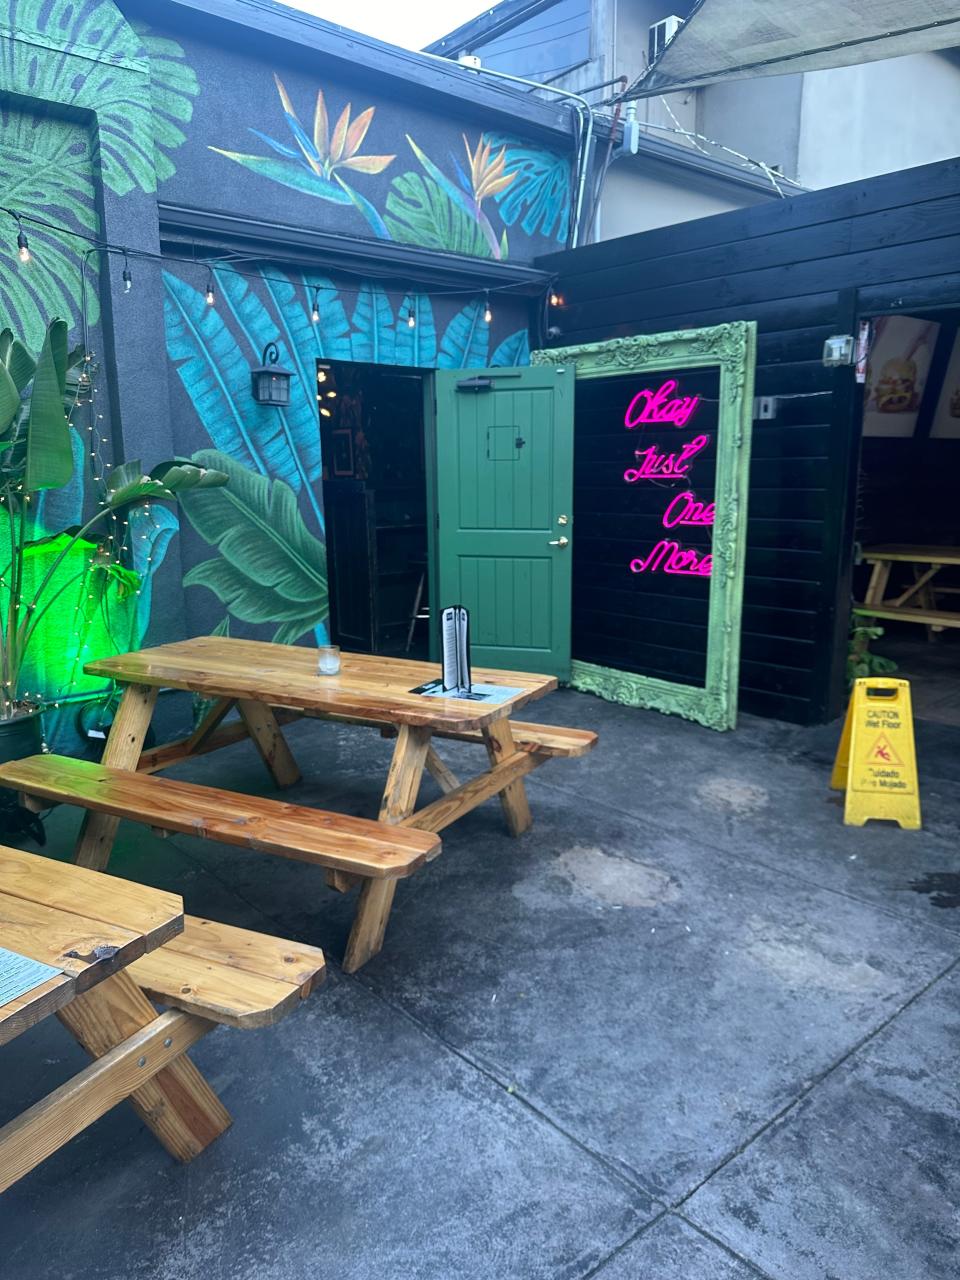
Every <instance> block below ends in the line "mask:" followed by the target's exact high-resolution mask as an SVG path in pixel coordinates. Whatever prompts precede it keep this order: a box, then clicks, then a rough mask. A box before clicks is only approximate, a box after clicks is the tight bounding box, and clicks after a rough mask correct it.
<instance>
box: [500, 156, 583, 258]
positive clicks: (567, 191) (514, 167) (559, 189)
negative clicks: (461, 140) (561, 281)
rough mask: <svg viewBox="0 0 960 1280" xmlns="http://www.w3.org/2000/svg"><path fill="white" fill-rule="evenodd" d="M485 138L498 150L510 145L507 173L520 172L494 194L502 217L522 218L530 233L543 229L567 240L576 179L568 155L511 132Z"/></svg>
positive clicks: (507, 219)
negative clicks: (534, 145)
mask: <svg viewBox="0 0 960 1280" xmlns="http://www.w3.org/2000/svg"><path fill="white" fill-rule="evenodd" d="M485 138H486V141H487V142H489V143H490V146H491V147H492V149H493V150H494V151H499V150H500V149H501V148H502V147H506V149H507V154H506V163H505V165H504V173H505V174H507V173H515V174H516V175H517V176H516V177H515V178H514V180H513V182H511V183H510V185H509V187H505V188H504V190H503V191H500V192H498V193H497V194H496V195H495V196H494V199H495V200H496V202H497V205H498V206H499V209H500V217H501V218H502V219H503V220H504V222H505V223H506V224H507V226H508V227H512V226H513V224H514V223H515V222H516V221H517V220H518V219H519V220H520V225H521V227H523V229H524V231H525V232H526V233H527V235H528V236H532V235H535V234H536V233H537V232H540V234H541V235H545V236H549V235H553V236H555V238H556V239H557V240H559V241H560V242H561V243H563V242H565V241H566V239H567V233H568V230H569V226H570V202H571V195H572V190H571V188H572V181H573V175H572V171H571V167H570V161H569V160H568V159H567V157H566V156H562V155H558V154H557V153H556V152H553V151H546V150H544V149H543V148H542V147H531V146H527V145H526V144H525V143H522V142H520V141H519V140H518V139H517V138H513V137H511V136H510V135H509V134H502V133H488V134H486V135H485Z"/></svg>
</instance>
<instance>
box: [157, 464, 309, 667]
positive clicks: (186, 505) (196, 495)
mask: <svg viewBox="0 0 960 1280" xmlns="http://www.w3.org/2000/svg"><path fill="white" fill-rule="evenodd" d="M193 461H194V462H195V463H196V464H197V465H198V466H202V467H209V468H212V469H214V470H218V471H225V472H226V473H227V475H228V476H229V477H230V482H229V484H227V485H226V486H225V487H224V488H221V489H209V490H192V491H190V492H188V493H185V494H183V496H182V497H181V500H180V503H181V506H182V507H183V510H184V513H185V514H186V517H187V519H188V520H189V521H190V523H191V525H193V527H194V529H195V530H196V531H197V533H198V534H199V535H200V537H201V538H203V540H204V541H205V542H206V543H207V544H208V545H209V546H211V547H215V548H217V550H218V551H219V553H220V554H219V556H218V557H216V558H215V559H213V560H206V561H204V562H203V563H202V564H199V565H196V566H195V567H194V568H193V569H191V570H190V571H189V573H187V575H186V576H185V578H184V585H185V586H203V587H206V588H207V589H208V590H210V591H212V592H213V593H214V594H215V595H216V596H217V599H218V600H220V602H221V603H222V604H224V605H226V607H227V608H228V609H229V611H230V613H231V614H232V615H233V617H235V618H238V619H240V620H241V621H243V622H254V623H268V622H272V623H276V624H279V625H278V627H277V630H276V631H275V633H274V639H275V640H276V641H277V642H278V643H282V644H291V643H293V641H294V640H297V639H299V638H300V637H301V636H302V635H305V634H306V633H307V632H309V631H313V630H314V629H315V628H316V627H318V626H320V625H323V623H324V622H325V620H326V617H327V600H328V597H327V558H326V548H325V547H324V545H323V543H322V542H320V541H319V539H317V538H315V537H314V536H313V535H312V534H311V533H310V531H309V530H308V529H307V526H306V525H305V524H304V521H303V517H302V516H301V514H300V512H299V510H298V508H297V500H296V496H295V495H294V492H293V490H292V489H291V488H290V486H289V485H288V484H286V483H284V481H282V480H269V479H268V478H267V477H266V476H263V475H258V474H257V473H256V472H253V471H250V470H249V469H247V468H246V467H244V466H242V465H241V464H240V463H238V462H236V461H235V460H234V459H233V458H231V457H229V456H228V455H227V454H224V453H219V452H218V451H217V450H215V449H201V450H200V451H199V452H198V453H195V454H194V455H193Z"/></svg>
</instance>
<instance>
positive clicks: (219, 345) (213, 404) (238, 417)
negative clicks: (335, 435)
mask: <svg viewBox="0 0 960 1280" xmlns="http://www.w3.org/2000/svg"><path fill="white" fill-rule="evenodd" d="M163 283H164V288H165V291H166V296H165V297H164V300H163V316H164V325H165V329H166V340H167V354H168V355H169V357H170V359H171V360H172V361H173V362H174V364H175V365H176V368H177V374H178V376H179V378H180V381H181V382H182V383H183V386H184V389H185V390H186V392H187V395H188V396H189V397H190V399H191V400H192V402H193V407H194V409H195V410H196V413H197V416H198V417H199V419H200V421H201V423H202V424H203V427H204V429H205V431H206V432H207V435H208V436H209V437H210V439H211V441H212V442H213V444H214V445H215V446H216V447H217V448H218V449H219V450H221V452H223V453H227V454H229V455H230V457H231V458H235V459H236V460H237V462H241V463H243V465H244V466H247V467H251V468H252V469H253V470H255V471H259V472H261V474H264V475H265V474H266V471H267V468H266V463H265V462H264V461H263V458H262V457H261V449H260V447H259V445H258V442H257V440H256V438H255V435H254V434H253V433H252V431H251V429H250V426H249V425H248V421H247V418H248V412H249V410H250V408H252V402H251V398H250V361H249V360H248V359H247V357H246V356H245V355H244V353H243V352H242V351H241V350H240V347H239V346H238V345H237V342H236V340H235V339H234V337H233V334H232V333H231V332H230V330H229V329H228V328H227V326H226V325H225V324H224V322H223V317H222V316H221V315H220V313H219V311H218V310H217V309H216V307H208V306H207V304H206V302H205V301H204V298H203V294H201V293H198V292H197V291H196V290H195V289H192V288H191V287H190V285H188V284H186V283H185V282H184V281H183V280H180V279H178V278H177V277H176V276H174V275H172V274H170V273H169V272H166V271H165V272H164V273H163ZM241 406H242V407H241Z"/></svg>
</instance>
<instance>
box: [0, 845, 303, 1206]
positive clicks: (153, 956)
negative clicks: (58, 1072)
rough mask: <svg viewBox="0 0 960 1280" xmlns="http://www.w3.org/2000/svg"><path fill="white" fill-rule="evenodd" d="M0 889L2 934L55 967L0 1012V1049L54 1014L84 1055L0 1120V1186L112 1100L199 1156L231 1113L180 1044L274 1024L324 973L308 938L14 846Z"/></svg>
mask: <svg viewBox="0 0 960 1280" xmlns="http://www.w3.org/2000/svg"><path fill="white" fill-rule="evenodd" d="M0 898H2V900H3V905H2V909H0V911H2V916H3V920H4V926H3V941H4V943H6V944H8V945H10V944H12V945H15V946H16V947H17V948H18V950H19V952H20V954H21V955H23V956H26V957H28V958H31V959H33V960H38V961H42V962H43V963H45V964H50V965H51V966H53V968H54V969H55V970H56V971H57V974H56V976H55V977H53V978H52V979H49V980H47V981H44V982H42V983H41V984H40V985H39V986H38V987H35V988H33V989H32V990H29V991H27V992H26V993H25V994H24V995H21V996H18V997H16V998H15V999H13V1000H11V1001H8V1002H7V1004H5V1005H3V1006H2V1007H0V1044H5V1043H6V1042H7V1041H8V1040H10V1039H12V1038H13V1037H14V1036H16V1035H17V1034H19V1033H21V1032H22V1031H24V1030H26V1029H27V1028H28V1027H30V1026H33V1025H34V1024H35V1023H37V1022H39V1021H40V1020H41V1019H42V1018H44V1017H47V1016H49V1015H50V1014H56V1016H57V1018H58V1019H59V1020H60V1021H61V1022H62V1023H63V1025H64V1026H65V1027H66V1028H67V1029H68V1030H69V1031H70V1033H71V1034H72V1035H73V1036H74V1037H75V1039H76V1040H77V1041H78V1042H79V1043H80V1044H81V1045H82V1046H83V1047H84V1049H86V1050H87V1052H88V1053H89V1054H90V1055H91V1056H92V1057H93V1058H94V1059H95V1060H94V1061H93V1062H92V1063H91V1064H90V1065H89V1066H88V1067H86V1068H84V1069H83V1070H82V1071H80V1072H79V1073H78V1074H77V1075H75V1076H73V1077H72V1079H70V1080H68V1081H67V1082H66V1083H65V1084H62V1085H60V1087H59V1088H57V1089H54V1091H53V1092H52V1093H50V1094H48V1095H47V1096H46V1097H45V1098H42V1099H41V1100H40V1101H39V1102H36V1103H35V1104H34V1105H33V1106H31V1107H29V1108H28V1109H27V1110H26V1111H24V1112H22V1113H21V1114H20V1115H18V1116H16V1117H15V1118H14V1119H12V1120H10V1121H9V1122H8V1123H7V1124H6V1125H4V1126H3V1127H0V1191H4V1190H6V1188H7V1187H9V1186H11V1185H12V1184H13V1183H14V1182H16V1181H18V1180H19V1179H20V1178H22V1177H23V1176H24V1175H25V1174H26V1173H28V1172H29V1171H30V1170H31V1169H34V1168H35V1167H36V1166H37V1165H38V1164H40V1163H41V1161H43V1160H45V1159H46V1158H47V1157H48V1156H50V1155H52V1154H53V1152H55V1151H57V1150H58V1149H59V1148H60V1147H62V1146H63V1145H64V1144H65V1143H66V1142H68V1141H69V1140H70V1139H71V1138H73V1137H75V1136H76V1135H77V1134H79V1133H81V1132H82V1131H83V1130H84V1129H86V1128H87V1127H88V1126H89V1125H91V1124H93V1122H94V1121H95V1120H98V1119H99V1118H100V1117H101V1116H102V1115H105V1114H106V1112H108V1111H109V1110H111V1109H112V1108H113V1107H114V1106H116V1105H117V1104H119V1103H120V1102H123V1101H124V1100H129V1101H130V1102H131V1104H132V1105H133V1107H134V1109H135V1110H136V1111H137V1114H138V1115H139V1116H140V1118H141V1120H142V1121H143V1122H144V1124H146V1126H147V1127H148V1128H149V1129H150V1130H151V1131H152V1132H153V1134H154V1135H155V1136H156V1137H157V1138H158V1139H159V1141H160V1142H161V1143H162V1144H163V1146H164V1147H165V1148H166V1150H167V1151H169V1152H170V1154H171V1155H173V1156H175V1157H176V1158H177V1159H179V1160H183V1161H186V1160H190V1159H192V1158H193V1157H194V1156H195V1155H198V1154H199V1153H200V1152H201V1151H203V1150H204V1148H205V1147H207V1146H208V1145H209V1144H210V1143H211V1142H212V1141H213V1140H214V1139H215V1138H217V1137H219V1135H220V1134H221V1133H223V1132H224V1130H225V1129H227V1128H228V1127H229V1125H230V1123H231V1117H230V1114H229V1112H228V1111H227V1110H226V1108H225V1107H224V1105H223V1103H222V1102H221V1101H220V1099H219V1098H218V1097H217V1095H216V1094H215V1093H214V1091H213V1089H212V1088H211V1087H210V1085H209V1084H208V1083H207V1081H206V1080H205V1079H204V1078H203V1076H202V1075H201V1074H200V1072H199V1071H198V1070H197V1068H196V1067H195V1065H194V1064H193V1062H192V1061H191V1060H190V1059H189V1057H187V1051H188V1050H189V1049H190V1048H191V1047H192V1046H193V1045H194V1044H196V1043H197V1041H198V1040H200V1039H202V1037H203V1036H205V1035H207V1034H208V1033H209V1032H210V1031H212V1030H214V1029H215V1027H216V1026H217V1025H218V1024H224V1025H227V1026H231V1027H262V1026H267V1025H269V1024H272V1023H275V1022H277V1021H279V1019H280V1018H282V1017H283V1016H284V1015H285V1014H287V1013H289V1012H291V1011H292V1010H293V1009H294V1008H296V1007H297V1005H299V1003H300V1001H301V999H302V998H303V997H304V996H306V995H307V994H309V992H310V991H311V990H312V989H313V988H314V987H315V986H316V985H317V983H318V982H319V981H321V980H322V978H323V975H324V958H323V952H322V951H320V950H318V949H317V948H315V947H305V946H301V945H299V944H297V943H292V942H287V941H285V940H284V939H281V938H273V937H268V936H266V935H264V934H260V933H255V932H252V931H250V930H249V929H237V928H233V927H232V926H228V925H221V924H215V923H213V922H211V921H209V920H199V919H195V918H193V917H190V916H184V914H183V902H182V900H181V899H180V898H179V896H177V895H174V894H169V893H165V892H162V891H160V890H156V889H148V888H145V887H143V886H141V885H134V884H130V883H129V882H127V881H124V880H119V879H116V878H114V877H113V876H104V875H102V874H100V873H99V872H95V871H88V870H85V869H83V868H80V867H74V866H70V865H69V864H63V863H59V862H54V861H52V860H51V859H48V858H42V857H39V856H38V855H36V854H28V853H23V852H21V851H20V850H14V849H5V848H3V847H0ZM181 930H182V931H181ZM8 935H9V936H8ZM131 954H132V955H133V956H136V957H137V958H136V959H131V958H130V957H131ZM148 995H149V996H152V997H153V998H154V999H155V1000H156V1001H157V1003H159V1004H163V1005H169V1006H171V1008H170V1009H168V1010H166V1011H165V1012H161V1013H159V1014H158V1013H157V1011H156V1009H155V1008H154V1006H153V1005H152V1004H151V1002H150V1000H149V999H148Z"/></svg>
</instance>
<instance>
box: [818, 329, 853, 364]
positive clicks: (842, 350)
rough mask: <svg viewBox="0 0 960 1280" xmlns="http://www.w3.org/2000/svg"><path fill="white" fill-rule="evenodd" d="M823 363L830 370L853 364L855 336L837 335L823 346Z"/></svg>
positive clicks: (847, 334) (848, 334) (849, 334)
mask: <svg viewBox="0 0 960 1280" xmlns="http://www.w3.org/2000/svg"><path fill="white" fill-rule="evenodd" d="M823 363H824V365H825V366H826V367H827V368H828V369H836V368H837V367H838V366H840V365H844V364H853V334H852V333H837V334H834V335H833V337H832V338H827V340H826V341H825V342H824V344H823Z"/></svg>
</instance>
